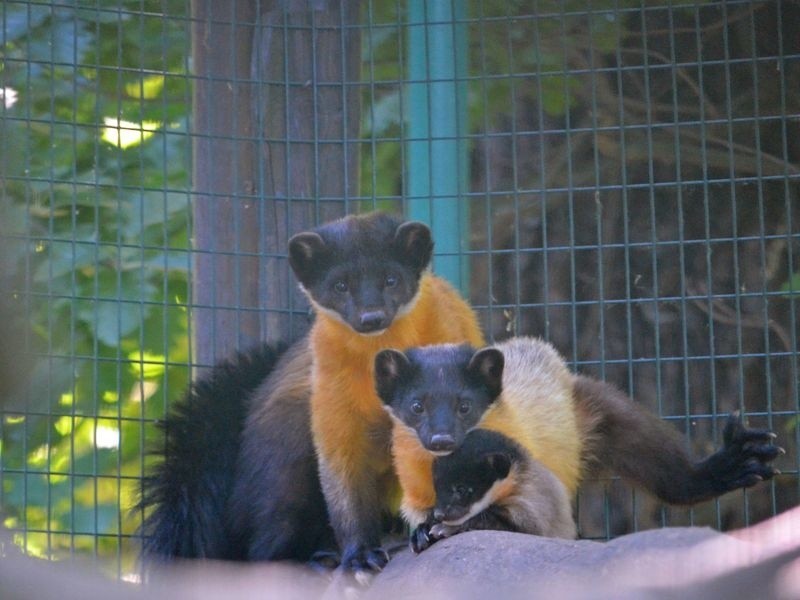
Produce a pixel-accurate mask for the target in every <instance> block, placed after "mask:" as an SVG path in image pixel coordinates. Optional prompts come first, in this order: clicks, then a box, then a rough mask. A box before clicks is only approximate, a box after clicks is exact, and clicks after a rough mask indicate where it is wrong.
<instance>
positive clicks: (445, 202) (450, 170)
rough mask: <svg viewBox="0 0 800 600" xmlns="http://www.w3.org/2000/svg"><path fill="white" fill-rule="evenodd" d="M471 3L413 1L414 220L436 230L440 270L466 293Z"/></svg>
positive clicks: (410, 176)
mask: <svg viewBox="0 0 800 600" xmlns="http://www.w3.org/2000/svg"><path fill="white" fill-rule="evenodd" d="M465 15H466V1H465V0H408V85H407V89H406V92H407V107H408V113H407V123H408V127H407V130H406V131H407V137H408V142H407V155H406V156H407V161H406V165H407V173H406V190H407V192H406V195H407V198H408V216H409V218H411V219H415V220H418V221H423V222H425V223H428V224H429V225H430V226H431V229H432V231H433V239H434V240H435V241H436V255H435V256H434V264H433V266H434V269H435V271H436V272H437V273H438V274H439V275H441V276H443V277H445V278H446V279H448V280H450V281H451V282H452V283H453V284H454V285H456V286H457V287H458V288H459V289H460V290H461V291H462V293H466V292H467V291H468V285H469V261H468V260H466V258H465V255H464V254H463V251H464V250H467V249H468V239H469V236H468V231H469V229H468V227H469V210H468V203H467V201H466V199H465V198H464V192H465V191H466V189H467V185H468V181H469V179H468V173H467V170H468V161H467V150H468V148H467V141H466V139H465V134H466V132H467V84H466V80H465V77H466V74H467V31H466V24H465V23H464V18H465Z"/></svg>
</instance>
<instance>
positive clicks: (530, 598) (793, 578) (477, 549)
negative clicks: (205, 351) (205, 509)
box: [0, 508, 800, 600]
mask: <svg viewBox="0 0 800 600" xmlns="http://www.w3.org/2000/svg"><path fill="white" fill-rule="evenodd" d="M2 537H3V536H2V532H0V556H1V557H2V558H0V597H1V598H3V600H6V599H9V600H27V599H28V598H30V599H33V598H36V599H37V600H39V599H44V600H47V599H49V598H53V599H58V600H71V599H73V598H74V599H75V600H86V598H97V597H108V598H115V599H120V600H124V599H127V598H143V597H146V598H148V599H151V598H164V599H168V600H183V599H184V598H186V599H187V600H188V599H192V600H217V599H219V600H231V599H232V598H236V599H237V600H238V599H240V598H259V599H262V598H280V599H281V600H284V599H293V598H297V599H298V600H299V599H306V598H320V597H321V598H323V599H332V600H338V599H339V598H347V599H348V600H350V599H352V598H363V599H364V600H393V599H395V598H397V599H401V598H402V599H403V600H406V599H409V600H410V599H416V598H433V599H435V600H438V599H443V600H444V599H451V598H452V599H458V600H462V599H463V600H470V599H471V598H476V599H477V598H480V599H481V600H484V599H489V600H495V599H496V600H500V599H503V600H505V599H506V598H512V599H513V598H524V599H526V600H536V599H539V598H543V599H544V598H546V599H547V600H553V599H558V600H590V599H591V600H604V599H608V600H611V599H614V600H618V599H623V600H627V599H632V598H636V599H638V598H645V599H650V598H654V599H662V598H663V599H676V600H677V599H680V600H685V599H693V598H696V599H698V600H699V599H702V600H714V599H717V598H718V599H720V600H722V599H724V600H730V599H731V598H748V599H750V598H758V599H759V600H760V599H771V598H774V599H776V600H798V599H800V508H795V509H793V510H790V511H788V512H785V513H783V514H781V515H778V516H777V517H774V518H773V519H770V520H769V521H766V522H764V523H761V524H759V525H756V526H753V527H749V528H747V529H742V530H738V531H734V532H732V533H729V534H722V533H718V532H715V531H713V530H711V529H707V528H699V527H688V528H667V529H656V530H650V531H643V532H640V533H635V534H631V535H626V536H622V537H619V538H617V539H615V540H612V541H610V542H594V541H588V540H576V541H569V540H556V539H547V538H540V537H536V536H531V535H523V534H516V533H507V532H497V531H481V532H470V533H465V534H461V535H458V536H455V537H453V538H450V539H448V540H443V541H440V542H438V543H437V544H435V545H434V546H432V547H431V548H430V549H428V550H426V551H425V552H423V553H422V554H420V555H419V556H415V555H413V554H411V553H410V552H409V551H408V550H406V549H402V550H400V551H399V552H397V553H396V554H395V555H394V556H393V558H392V560H391V562H390V563H389V565H388V566H387V568H386V569H385V570H384V571H383V573H381V574H380V575H378V576H377V577H375V578H374V580H373V581H372V584H371V586H369V587H368V588H366V589H365V588H356V587H354V586H353V584H352V582H351V581H349V580H348V579H345V578H343V577H341V576H340V575H337V576H334V577H332V578H331V577H329V576H328V577H322V576H320V575H318V574H316V573H314V572H313V571H311V570H309V569H301V568H299V567H296V566H295V567H289V566H286V565H280V564H259V565H232V564H224V563H214V562H209V561H205V562H204V561H196V562H189V563H185V564H183V565H180V566H179V567H175V568H173V569H170V570H168V571H166V572H164V573H161V574H159V575H158V576H157V577H155V578H153V579H152V581H151V582H150V583H149V584H148V585H147V586H145V588H144V589H141V588H140V587H139V586H136V585H131V584H124V583H120V582H116V581H109V580H108V579H106V578H104V577H102V576H100V575H99V574H98V573H97V571H96V570H93V569H91V568H89V567H86V566H85V565H76V564H63V563H62V564H52V563H47V562H44V561H40V560H34V559H29V558H25V557H21V556H19V555H18V554H16V553H15V552H14V548H13V545H12V544H11V543H10V542H7V543H6V544H3V539H2ZM331 580H332V581H331Z"/></svg>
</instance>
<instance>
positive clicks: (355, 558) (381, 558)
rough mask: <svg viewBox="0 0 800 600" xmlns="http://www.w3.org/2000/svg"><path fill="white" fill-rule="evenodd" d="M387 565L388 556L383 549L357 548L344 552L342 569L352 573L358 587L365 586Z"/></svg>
mask: <svg viewBox="0 0 800 600" xmlns="http://www.w3.org/2000/svg"><path fill="white" fill-rule="evenodd" d="M388 563H389V554H388V553H387V552H386V550H384V549H383V548H365V547H363V546H362V547H358V548H353V549H350V550H347V551H345V553H344V556H342V565H341V566H342V569H344V570H345V571H349V572H352V573H353V576H354V577H355V580H356V581H357V582H358V583H359V584H360V585H367V584H368V583H369V582H370V581H371V580H372V577H374V576H375V575H377V574H378V573H380V572H381V571H382V570H383V568H384V567H385V566H386V565H387V564H388Z"/></svg>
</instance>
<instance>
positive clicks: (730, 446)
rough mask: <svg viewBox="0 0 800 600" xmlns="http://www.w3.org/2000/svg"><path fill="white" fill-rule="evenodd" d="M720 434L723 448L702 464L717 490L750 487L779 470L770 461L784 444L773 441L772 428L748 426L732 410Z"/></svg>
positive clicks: (725, 490) (720, 491)
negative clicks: (749, 427)
mask: <svg viewBox="0 0 800 600" xmlns="http://www.w3.org/2000/svg"><path fill="white" fill-rule="evenodd" d="M722 437H723V440H724V443H725V445H724V447H723V448H722V450H720V451H718V452H716V453H715V454H712V455H711V456H709V457H708V458H707V459H706V460H705V461H703V463H702V464H701V466H702V470H703V471H705V472H706V473H707V474H708V476H709V477H710V479H711V481H712V485H713V488H714V491H715V492H716V493H717V494H723V493H725V492H729V491H731V490H735V489H738V488H746V487H751V486H753V485H755V484H757V483H758V482H759V481H765V480H767V479H771V478H772V477H774V476H775V475H777V474H779V473H780V471H778V470H777V469H775V468H774V467H773V466H772V465H770V464H769V463H770V462H771V461H773V460H774V459H775V458H776V457H777V456H778V455H780V454H783V453H784V450H783V448H781V447H780V446H775V445H774V444H773V443H772V442H773V440H774V439H775V437H776V436H775V434H774V433H772V432H771V431H768V430H766V429H748V428H747V427H745V426H744V423H742V420H741V418H740V417H739V414H738V413H734V414H732V415H731V416H730V417H728V422H727V423H726V424H725V430H724V432H723V436H722Z"/></svg>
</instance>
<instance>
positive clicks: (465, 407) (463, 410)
mask: <svg viewBox="0 0 800 600" xmlns="http://www.w3.org/2000/svg"><path fill="white" fill-rule="evenodd" d="M470 410H472V405H470V403H469V402H467V401H466V400H462V401H461V404H459V405H458V414H460V415H466V414H467V413H469V411H470Z"/></svg>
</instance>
